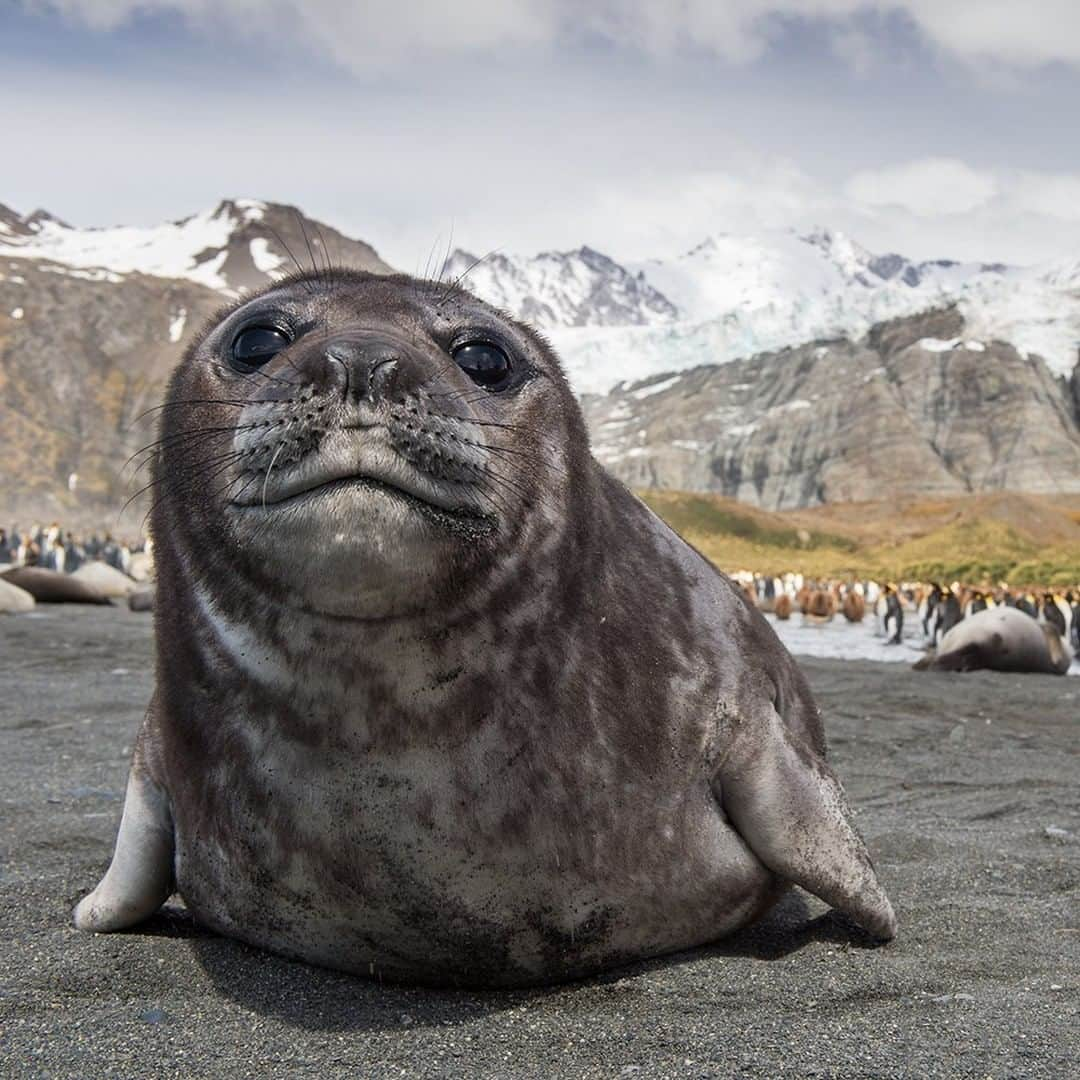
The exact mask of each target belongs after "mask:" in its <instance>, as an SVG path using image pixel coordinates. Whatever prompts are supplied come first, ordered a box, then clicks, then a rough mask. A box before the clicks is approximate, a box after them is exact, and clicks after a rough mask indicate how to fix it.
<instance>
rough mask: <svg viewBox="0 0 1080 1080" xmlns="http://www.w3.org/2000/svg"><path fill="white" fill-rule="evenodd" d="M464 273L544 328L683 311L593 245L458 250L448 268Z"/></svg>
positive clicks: (653, 321) (617, 322)
mask: <svg viewBox="0 0 1080 1080" xmlns="http://www.w3.org/2000/svg"><path fill="white" fill-rule="evenodd" d="M442 277H443V278H445V279H446V280H454V279H456V278H458V277H460V278H461V280H462V283H463V284H464V285H465V287H466V288H468V289H470V290H472V291H473V292H474V293H476V294H477V295H478V296H482V297H483V298H484V299H485V300H487V301H488V302H489V303H492V304H495V305H496V306H497V307H500V308H502V309H503V310H505V311H512V312H514V314H516V315H517V316H518V317H519V318H522V319H524V320H525V321H526V322H529V323H532V324H533V325H534V326H538V327H540V328H541V329H542V330H550V329H552V328H554V327H565V326H655V325H663V324H665V323H670V322H672V321H673V320H674V319H675V318H676V316H677V315H678V310H677V309H676V307H675V305H674V304H672V303H671V301H670V300H668V299H667V297H665V296H663V295H662V294H661V293H660V292H658V291H657V290H656V289H654V288H653V287H652V285H651V284H650V283H649V282H648V281H646V280H645V277H644V275H643V274H641V273H631V272H630V271H629V270H627V269H625V268H624V267H622V266H620V265H619V264H618V263H617V262H615V260H614V259H609V258H608V257H607V256H606V255H602V254H601V253H600V252H599V251H594V250H593V249H592V248H589V247H582V248H578V250H577V251H566V252H557V251H545V252H543V253H541V254H540V255H534V256H533V257H532V258H522V257H520V256H512V255H501V254H499V253H498V252H495V253H492V254H491V255H488V256H486V257H482V258H477V257H476V256H475V255H472V254H470V253H469V252H467V251H462V250H461V249H458V250H457V251H455V252H454V253H453V254H452V255H451V256H450V258H449V259H447V261H446V263H445V265H444V266H443V270H442Z"/></svg>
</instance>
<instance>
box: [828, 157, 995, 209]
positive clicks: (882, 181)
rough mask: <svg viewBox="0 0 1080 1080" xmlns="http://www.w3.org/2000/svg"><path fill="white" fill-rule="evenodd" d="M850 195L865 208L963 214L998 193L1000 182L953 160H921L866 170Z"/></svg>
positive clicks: (857, 176)
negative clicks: (877, 207)
mask: <svg viewBox="0 0 1080 1080" xmlns="http://www.w3.org/2000/svg"><path fill="white" fill-rule="evenodd" d="M846 191H847V194H848V196H849V197H850V198H852V199H854V200H855V201H856V202H857V203H862V204H863V205H865V206H899V207H903V208H904V209H906V210H910V211H911V212H912V213H913V214H917V215H919V216H920V217H933V216H936V215H939V214H964V213H967V212H968V211H971V210H974V209H975V208H976V207H978V206H982V205H983V204H984V203H986V202H988V201H989V200H990V199H992V198H993V197H994V195H995V194H996V192H997V181H996V180H995V179H994V177H993V176H991V175H990V174H988V173H984V172H978V171H976V170H975V169H973V168H971V166H969V165H966V164H965V163H964V162H962V161H957V160H956V159H954V158H922V159H920V160H918V161H909V162H906V163H904V164H902V165H894V166H887V167H886V168H883V169H864V170H862V171H861V172H858V173H856V174H855V175H854V176H853V177H852V178H851V179H850V180H849V181H848V183H847V187H846Z"/></svg>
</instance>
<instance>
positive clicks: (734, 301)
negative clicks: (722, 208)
mask: <svg viewBox="0 0 1080 1080" xmlns="http://www.w3.org/2000/svg"><path fill="white" fill-rule="evenodd" d="M4 256H7V257H11V258H14V259H34V260H38V262H39V263H40V264H41V265H42V266H49V267H51V268H52V270H51V272H53V273H55V274H58V275H64V274H67V275H71V276H75V275H78V276H81V277H83V278H87V279H91V280H98V281H122V280H124V279H125V277H127V276H129V275H134V274H144V275H150V276H155V277H162V278H168V279H182V280H187V281H190V282H194V283H197V284H200V285H204V286H207V287H209V288H211V289H214V290H215V291H218V292H225V293H229V294H235V293H237V292H239V291H242V290H244V289H250V288H255V287H259V286H261V285H263V284H265V283H266V282H267V281H269V280H271V279H272V278H273V277H274V276H276V275H278V274H280V273H282V272H283V271H287V270H288V269H289V268H290V267H291V266H292V265H294V258H295V259H296V260H298V261H299V262H300V263H302V264H305V265H310V264H311V263H312V262H313V261H314V262H316V263H320V264H321V263H323V262H325V260H326V259H327V257H329V259H330V260H331V261H332V262H335V263H339V264H344V265H349V266H354V267H360V268H365V269H370V270H375V271H377V272H382V273H387V272H391V267H390V266H388V265H387V264H386V263H385V262H383V261H382V260H381V259H380V258H379V256H378V255H377V254H376V252H375V251H374V249H373V248H372V247H371V246H370V245H368V244H366V243H364V242H363V241H360V240H353V239H350V238H349V237H346V236H344V235H343V234H341V233H340V232H338V231H337V230H335V229H333V228H331V227H330V226H327V225H322V224H320V223H318V222H314V221H311V220H310V219H307V218H305V217H304V216H303V214H302V213H301V212H300V211H299V210H297V209H296V208H295V207H290V206H284V205H281V204H277V203H268V202H259V201H256V200H253V199H230V200H225V201H223V202H221V203H219V204H218V205H217V206H216V207H214V208H213V209H210V210H206V211H204V212H202V213H198V214H194V215H192V216H190V217H187V218H184V219H182V220H180V221H176V222H170V223H166V224H163V225H156V226H149V227H129V226H117V227H114V228H103V229H83V228H73V227H72V226H70V225H67V224H65V223H64V222H62V221H60V220H58V219H57V218H55V217H53V216H52V215H50V214H48V213H46V212H44V211H35V212H34V213H32V214H28V215H26V216H20V215H19V214H17V213H15V212H14V211H12V210H8V209H7V208H5V207H3V206H0V257H4ZM440 276H441V277H442V278H443V279H444V280H453V279H455V278H458V277H459V276H460V277H461V278H462V281H463V284H464V285H465V286H466V287H467V288H469V289H471V290H472V291H473V292H475V293H476V294H477V295H479V296H481V297H483V298H484V299H486V300H488V301H490V302H491V303H494V304H496V305H498V306H499V307H501V308H504V309H506V310H509V311H511V312H513V313H515V314H516V315H518V316H519V317H521V318H523V319H525V320H526V321H528V322H531V323H533V324H535V325H537V326H539V327H540V328H541V329H543V330H544V331H545V332H546V333H547V334H548V336H549V337H550V338H551V339H552V340H553V342H554V344H555V346H556V348H557V349H558V351H559V352H560V354H561V356H562V358H563V360H564V362H565V364H566V367H567V369H568V373H569V375H570V378H571V381H572V382H573V384H574V386H575V388H576V389H577V390H578V391H579V392H580V393H603V392H606V391H607V390H609V389H611V387H613V386H615V385H617V384H618V383H620V382H624V383H630V382H634V381H636V380H640V379H644V378H648V377H650V376H652V375H656V374H659V373H661V372H668V371H681V370H684V369H686V368H690V367H695V366H697V365H699V364H703V363H726V362H727V361H730V360H733V359H737V358H740V357H746V356H752V355H754V354H756V353H759V352H767V351H772V350H775V349H780V348H784V347H786V346H789V345H798V344H801V343H803V342H806V341H812V340H826V339H830V338H838V337H847V338H849V339H857V338H859V337H861V336H862V335H863V334H865V333H866V332H867V331H868V330H869V328H870V327H871V326H873V325H874V324H876V323H879V322H882V321H884V320H888V319H895V318H901V317H904V316H908V315H913V314H917V313H920V312H924V311H928V310H931V309H936V308H939V307H941V306H943V305H948V304H952V303H955V304H957V305H958V306H959V309H960V311H961V313H962V314H963V316H964V318H965V320H966V323H967V326H968V328H969V331H970V332H971V334H973V335H974V336H977V337H979V338H981V339H986V340H993V339H1002V340H1007V341H1010V342H1012V343H1013V344H1014V345H1016V346H1017V347H1018V348H1019V349H1021V350H1024V351H1027V352H1034V353H1038V354H1040V355H1042V356H1043V357H1045V359H1046V361H1047V363H1048V364H1049V366H1050V368H1051V370H1053V371H1054V372H1056V373H1058V374H1062V375H1068V374H1069V373H1070V372H1071V371H1072V369H1073V365H1074V363H1075V359H1076V355H1077V345H1078V343H1080V258H1077V257H1075V256H1073V257H1069V258H1065V259H1061V260H1059V261H1057V262H1054V263H1049V264H1044V265H1040V266H1033V267H1016V266H1006V265H1002V264H998V263H994V264H980V263H959V262H953V261H950V260H937V261H929V262H916V261H913V260H911V259H908V258H906V257H905V256H903V255H897V254H876V253H874V252H871V251H869V250H867V249H866V248H864V247H862V246H860V245H859V244H858V243H856V242H855V241H854V240H852V239H851V238H849V237H847V236H845V235H844V234H843V233H839V232H835V231H830V230H828V229H823V228H816V229H813V230H810V231H807V232H797V231H794V230H776V231H767V232H761V233H757V234H755V235H752V236H749V235H733V234H715V235H711V236H708V237H706V239H704V240H703V241H702V242H701V243H699V244H698V245H696V246H695V247H694V248H693V249H692V250H690V251H687V252H685V253H684V254H682V255H680V256H677V257H675V258H663V259H661V258H657V259H648V260H645V261H642V262H639V263H628V264H625V265H623V264H620V263H619V262H617V261H616V260H614V259H612V258H610V257H609V256H607V255H604V254H602V253H600V252H598V251H596V250H594V249H593V248H589V247H581V248H578V249H577V250H575V251H567V252H552V251H548V252H542V253H540V254H537V255H532V256H522V255H513V254H506V253H499V252H496V253H493V254H491V255H489V256H486V257H483V258H477V257H476V256H475V255H473V254H470V253H469V252H467V251H462V250H458V251H455V252H454V253H453V254H452V255H451V256H450V258H449V259H448V260H447V262H446V264H445V266H444V267H443V268H442V270H441V275H440Z"/></svg>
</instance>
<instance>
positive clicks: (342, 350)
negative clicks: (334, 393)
mask: <svg viewBox="0 0 1080 1080" xmlns="http://www.w3.org/2000/svg"><path fill="white" fill-rule="evenodd" d="M325 353H326V359H327V361H328V363H329V364H330V366H331V367H333V368H336V369H337V371H338V373H339V374H338V382H339V385H340V386H341V392H342V396H343V397H344V398H345V400H346V401H357V402H359V401H369V402H374V401H378V400H379V399H380V398H385V397H386V396H387V394H388V393H389V391H390V388H391V386H392V384H393V383H394V381H395V377H396V376H397V374H398V371H399V369H400V367H401V362H402V358H403V351H402V348H401V346H400V345H398V344H396V343H395V342H393V341H386V340H378V339H375V340H371V339H366V340H364V339H354V338H346V339H339V340H338V341H333V342H331V343H330V344H329V345H327V346H326V350H325Z"/></svg>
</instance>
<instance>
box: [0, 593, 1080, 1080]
mask: <svg viewBox="0 0 1080 1080" xmlns="http://www.w3.org/2000/svg"><path fill="white" fill-rule="evenodd" d="M39 612H40V614H35V615H32V616H20V617H7V618H0V648H2V662H0V800H2V804H0V805H2V814H0V1074H2V1075H4V1076H5V1077H24V1076H42V1077H46V1076H47V1077H53V1076H55V1077H91V1076H93V1077H97V1076H110V1077H111V1076H117V1077H120V1076H123V1077H131V1076H155V1077H158V1076H160V1077H171V1076H177V1077H181V1076H182V1077H192V1076H237V1075H256V1074H257V1075H274V1076H297V1075H299V1076H320V1077H324V1076H364V1077H368V1076H417V1077H439V1076H470V1077H472V1076H482V1077H486V1076H509V1077H542V1076H568V1077H618V1076H638V1077H658V1076H665V1077H666V1076H679V1077H682V1076H687V1077H698V1076H705V1077H713V1076H717V1077H721V1076H723V1077H726V1076H746V1077H758V1076H761V1077H766V1076H791V1077H833V1076H840V1077H928V1076H933V1077H938V1076H940V1077H1044V1076H1045V1077H1071V1076H1076V1075H1080V996H1078V990H1080V761H1078V754H1077V750H1078V747H1080V681H1078V680H1075V679H1063V678H1055V677H1052V676H1034V675H1033V676H1007V675H998V674H994V673H989V672H981V673H976V674H973V675H965V676H956V675H945V674H939V673H918V672H912V671H910V670H908V668H907V667H906V666H905V665H902V664H894V663H890V664H885V663H874V662H871V661H855V660H853V661H842V660H818V659H806V660H803V661H802V662H803V665H804V667H805V669H806V671H807V674H808V676H809V678H810V682H811V684H812V686H813V688H814V691H815V693H816V694H817V697H818V701H819V704H820V705H821V706H822V709H823V712H824V715H825V717H826V724H827V730H828V733H829V739H830V746H831V755H832V759H833V762H834V764H835V766H836V768H837V770H838V771H839V773H840V775H841V777H842V778H843V781H844V784H845V786H846V788H847V791H848V794H849V796H850V798H851V800H852V802H853V803H854V805H855V806H856V807H857V808H858V810H859V821H860V824H861V828H862V830H863V832H864V834H865V835H866V837H867V840H868V842H869V844H870V847H871V850H872V851H873V853H874V855H875V859H876V862H877V866H878V870H879V873H880V875H881V878H882V880H883V882H884V884H885V886H886V888H887V889H888V891H889V893H890V895H891V897H892V899H893V902H894V904H895V905H896V908H897V912H898V915H899V918H900V936H899V937H898V939H897V940H896V941H895V942H894V943H892V944H891V945H888V946H885V947H881V948H871V947H868V943H867V942H866V941H865V940H864V939H863V938H862V937H861V935H860V934H859V933H858V932H857V931H856V930H855V929H854V928H853V927H851V926H850V925H849V924H847V923H846V922H845V920H843V919H842V918H840V917H837V916H834V915H831V914H829V913H828V911H827V909H826V908H825V906H824V905H823V904H821V903H820V902H819V901H817V900H816V899H814V898H813V897H809V896H807V895H806V894H804V893H801V892H798V891H794V892H792V893H791V894H790V895H789V897H788V898H787V899H786V900H785V901H784V902H783V903H782V904H781V906H780V907H779V908H778V909H777V910H775V911H774V912H773V913H772V914H771V915H770V916H769V917H768V918H766V919H765V920H764V921H763V922H762V923H760V924H758V925H757V926H756V927H754V928H752V929H751V930H748V931H745V932H743V933H741V934H739V935H736V936H735V937H733V938H729V939H727V940H726V941H723V942H721V943H719V944H717V945H716V946H714V947H711V948H708V949H702V950H697V951H695V952H692V953H685V954H680V955H678V956H675V957H669V958H665V959H663V960H659V961H654V962H650V963H647V964H641V965H638V966H636V967H633V968H630V969H625V970H622V971H618V972H613V973H611V974H610V975H608V976H606V977H604V978H601V979H594V980H590V981H587V982H583V983H577V984H573V985H568V986H562V987H557V988H553V989H545V990H533V991H527V992H514V993H475V992H470V993H463V992H434V991H430V990H410V989H402V988H398V987H390V986H380V985H378V984H377V983H371V982H367V981H364V980H362V979H357V978H353V977H349V976H345V975H340V974H335V973H333V972H327V971H323V970H319V969H315V968H311V967H307V966H305V965H302V964H297V963H292V962H289V961H285V960H280V959H277V958H275V957H273V956H269V955H267V954H264V953H260V952H256V951H254V950H252V949H249V948H246V947H244V946H242V945H239V944H236V943H233V942H230V941H226V940H222V939H219V938H216V937H213V936H210V935H206V934H204V933H202V932H201V931H200V930H199V929H198V928H196V927H194V926H193V925H192V924H191V922H190V921H189V920H188V919H187V918H186V916H185V914H184V912H183V910H182V908H181V907H180V905H179V903H178V902H176V901H174V903H173V905H172V906H171V907H170V908H169V909H168V910H167V911H166V913H165V914H162V915H159V916H157V917H156V918H155V919H153V920H152V921H151V922H150V923H148V924H147V925H146V926H145V927H144V928H142V929H141V930H140V932H138V933H131V934H123V935H112V936H93V935H88V934H81V933H78V932H76V931H75V930H74V929H72V928H71V926H70V919H69V917H70V908H71V906H72V905H73V904H74V903H75V901H76V900H77V899H78V898H79V897H80V896H81V895H82V894H83V893H84V892H85V891H87V890H88V889H90V888H92V887H93V885H94V884H95V883H96V882H97V879H98V877H99V875H100V873H101V871H102V870H103V869H104V867H105V866H106V864H107V862H108V859H109V855H110V853H111V849H112V842H113V839H114V836H115V830H116V824H117V821H118V818H119V814H120V805H121V802H120V800H121V795H122V791H123V785H124V780H125V776H126V771H127V758H128V755H129V753H130V746H131V741H132V737H133V734H134V731H135V729H136V726H137V724H138V722H139V720H140V718H141V715H142V712H143V709H144V708H145V705H146V702H147V700H148V698H149V695H150V690H151V682H152V677H151V656H152V637H151V631H150V620H149V618H148V617H147V616H138V615H133V614H131V613H129V612H128V611H126V610H123V609H119V608H116V609H78V608H73V607H64V608H62V609H60V608H53V609H48V608H39Z"/></svg>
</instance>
